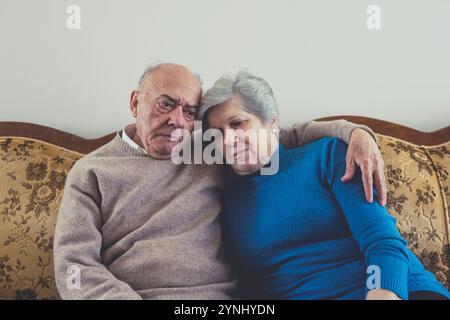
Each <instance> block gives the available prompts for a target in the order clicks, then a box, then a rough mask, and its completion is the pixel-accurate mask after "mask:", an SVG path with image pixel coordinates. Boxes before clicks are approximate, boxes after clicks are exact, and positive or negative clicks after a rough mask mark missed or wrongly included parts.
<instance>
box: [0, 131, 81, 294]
mask: <svg viewBox="0 0 450 320" xmlns="http://www.w3.org/2000/svg"><path fill="white" fill-rule="evenodd" d="M81 157H82V154H79V153H77V152H73V151H68V150H65V149H62V148H60V147H58V146H55V145H51V144H48V143H46V142H42V141H36V140H31V139H22V138H7V137H5V138H3V137H0V298H2V299H5V298H7V299H56V298H58V293H57V290H56V286H55V277H54V269H53V250H52V248H53V233H54V229H55V223H56V217H57V212H58V209H59V204H60V201H61V196H62V191H63V189H64V183H65V179H66V176H67V173H68V172H69V170H70V168H72V166H73V165H74V163H75V162H76V161H77V160H78V159H79V158H81Z"/></svg>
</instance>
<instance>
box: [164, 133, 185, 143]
mask: <svg viewBox="0 0 450 320" xmlns="http://www.w3.org/2000/svg"><path fill="white" fill-rule="evenodd" d="M160 136H161V137H163V138H164V139H166V140H168V141H170V142H181V141H182V140H183V136H182V135H175V134H161V135H160Z"/></svg>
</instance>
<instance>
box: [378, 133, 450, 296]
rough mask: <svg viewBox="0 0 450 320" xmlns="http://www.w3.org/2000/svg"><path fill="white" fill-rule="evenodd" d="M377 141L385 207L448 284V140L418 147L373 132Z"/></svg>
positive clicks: (415, 249) (411, 245) (413, 247)
mask: <svg viewBox="0 0 450 320" xmlns="http://www.w3.org/2000/svg"><path fill="white" fill-rule="evenodd" d="M378 144H379V146H380V150H381V153H382V155H383V159H384V161H385V175H386V180H387V184H388V203H387V208H388V210H389V212H390V213H391V215H393V216H394V217H395V218H396V219H397V227H398V229H399V231H400V233H401V234H402V236H403V237H404V238H405V239H406V240H407V241H408V244H409V248H410V249H411V250H412V251H413V252H414V253H415V254H416V255H417V256H418V257H419V259H420V260H421V262H422V263H423V265H424V266H425V267H426V268H427V270H429V271H431V272H432V273H433V274H434V275H435V276H436V278H437V279H438V280H439V281H440V282H441V283H442V284H444V285H445V286H446V287H447V288H449V289H450V261H449V258H450V256H449V255H450V242H449V235H450V234H449V228H450V224H449V220H450V219H449V218H450V216H449V211H448V202H447V201H448V200H447V199H448V197H449V191H448V186H449V182H450V181H449V177H448V175H449V174H448V172H449V170H450V142H449V143H447V144H444V145H440V146H433V147H423V146H416V145H413V144H410V143H407V142H404V141H401V140H397V139H394V138H391V137H387V136H382V135H378ZM444 186H447V187H446V189H445V187H444ZM446 195H447V199H446Z"/></svg>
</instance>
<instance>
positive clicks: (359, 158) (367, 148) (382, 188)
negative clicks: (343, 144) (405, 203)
mask: <svg viewBox="0 0 450 320" xmlns="http://www.w3.org/2000/svg"><path fill="white" fill-rule="evenodd" d="M346 162H347V164H346V168H345V174H344V176H343V177H342V178H341V180H342V181H343V182H347V181H350V180H352V179H353V177H354V176H355V170H356V166H355V164H356V165H358V166H359V167H360V168H361V173H362V180H363V185H364V191H365V193H366V200H367V201H368V202H370V203H372V201H373V190H372V185H373V182H374V181H375V187H376V189H377V191H378V203H379V204H380V205H381V206H385V205H386V199H387V189H386V179H385V177H384V161H383V157H382V156H381V152H380V150H379V149H378V145H377V143H376V142H375V140H374V139H373V137H372V136H371V135H370V134H369V133H367V132H366V131H365V130H362V129H359V128H358V129H355V130H353V132H352V135H351V137H350V143H349V145H348V151H347V157H346Z"/></svg>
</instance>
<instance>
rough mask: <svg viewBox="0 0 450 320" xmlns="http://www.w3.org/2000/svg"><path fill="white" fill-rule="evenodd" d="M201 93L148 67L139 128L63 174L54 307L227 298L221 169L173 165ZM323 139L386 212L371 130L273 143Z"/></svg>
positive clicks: (174, 72) (230, 280) (336, 128)
mask: <svg viewBox="0 0 450 320" xmlns="http://www.w3.org/2000/svg"><path fill="white" fill-rule="evenodd" d="M201 92H202V90H201V83H200V81H199V78H198V77H197V76H196V75H195V74H194V73H192V72H191V71H189V70H188V69H187V68H186V67H184V66H181V65H176V64H158V65H154V66H152V67H150V68H149V69H147V70H146V71H145V72H144V74H143V76H142V77H141V80H140V81H139V86H138V91H133V92H132V94H131V99H130V108H131V113H132V115H133V117H135V118H136V123H135V124H132V125H128V126H126V127H125V128H124V129H123V130H121V131H119V132H118V133H117V135H116V137H115V138H114V139H113V140H112V141H111V142H109V143H108V144H106V145H104V146H102V147H101V148H99V149H97V150H96V151H94V152H92V153H90V154H88V155H86V156H85V157H84V158H82V159H80V160H79V161H78V162H77V163H76V164H75V166H74V167H73V169H72V170H71V171H70V173H69V175H68V177H67V181H66V186H65V189H64V195H63V199H62V202H61V209H60V212H59V216H58V221H57V225H56V230H55V242H54V255H55V274H56V285H57V288H58V291H59V293H60V296H61V298H63V299H228V298H230V297H232V295H233V289H234V288H235V276H234V274H233V273H232V271H231V270H230V268H229V265H228V263H227V261H226V259H225V255H224V253H223V246H222V238H221V230H220V229H221V228H220V224H219V219H218V217H219V213H220V211H221V205H220V202H219V197H220V194H219V192H220V187H221V183H222V178H223V177H222V171H223V170H222V167H221V166H218V165H206V164H202V165H189V164H181V165H175V164H174V163H173V162H172V161H171V152H172V150H173V148H174V147H175V146H176V145H177V144H178V143H180V141H179V139H176V138H173V137H172V132H174V130H176V129H187V130H189V131H192V129H193V126H194V121H195V120H196V117H197V111H198V105H199V103H200V98H201ZM354 129H356V130H354ZM361 129H363V130H361ZM368 132H369V133H370V134H369V133H368ZM327 135H333V136H337V137H339V138H341V139H343V140H344V141H346V142H347V143H349V142H350V147H349V152H348V155H347V158H348V162H347V173H346V175H345V177H343V179H344V180H345V179H347V180H348V179H351V178H352V175H353V172H354V170H355V167H354V166H355V163H357V164H360V166H361V168H362V170H363V172H364V174H363V176H364V177H365V185H366V186H367V188H366V191H367V196H366V197H367V199H368V201H371V200H372V199H371V197H372V189H371V187H372V177H374V179H375V181H376V186H377V189H379V190H378V191H379V192H380V194H381V198H380V199H379V201H380V202H381V203H384V201H385V194H386V191H385V188H384V178H383V165H382V158H381V155H380V153H379V150H378V148H377V145H376V142H375V140H374V139H373V138H372V137H373V132H371V130H370V129H369V128H367V127H363V126H357V125H354V124H351V123H349V122H346V121H342V120H340V121H333V122H324V123H317V122H308V123H305V124H298V125H295V126H294V127H293V128H292V129H290V130H284V131H282V132H281V134H280V140H281V142H282V143H283V144H285V145H286V146H287V147H294V146H298V145H301V144H305V143H308V142H310V141H312V140H314V139H318V138H321V137H323V136H327Z"/></svg>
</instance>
